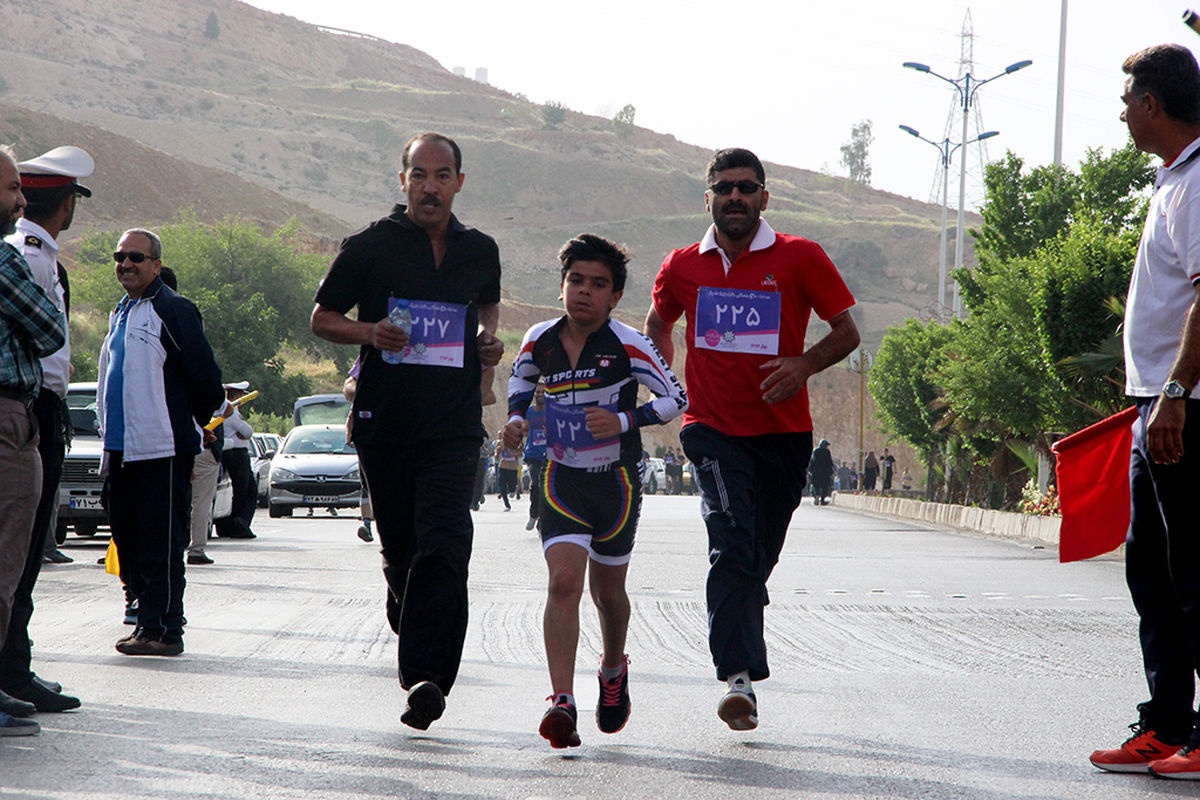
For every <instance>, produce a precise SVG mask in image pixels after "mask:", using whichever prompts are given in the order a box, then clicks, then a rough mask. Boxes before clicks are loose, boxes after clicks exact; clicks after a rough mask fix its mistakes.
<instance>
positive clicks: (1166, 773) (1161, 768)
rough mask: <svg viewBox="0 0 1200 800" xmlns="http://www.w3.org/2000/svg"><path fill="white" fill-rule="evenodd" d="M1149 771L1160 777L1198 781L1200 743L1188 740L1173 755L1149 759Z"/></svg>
mask: <svg viewBox="0 0 1200 800" xmlns="http://www.w3.org/2000/svg"><path fill="white" fill-rule="evenodd" d="M1149 772H1150V774H1151V775H1157V776H1158V777H1160V778H1174V779H1175V780H1179V781H1200V744H1198V743H1196V742H1188V743H1187V744H1186V745H1184V746H1183V747H1181V748H1179V750H1178V751H1176V753H1175V754H1174V755H1171V756H1167V757H1166V758H1160V759H1159V760H1157V761H1151V762H1150V769H1149Z"/></svg>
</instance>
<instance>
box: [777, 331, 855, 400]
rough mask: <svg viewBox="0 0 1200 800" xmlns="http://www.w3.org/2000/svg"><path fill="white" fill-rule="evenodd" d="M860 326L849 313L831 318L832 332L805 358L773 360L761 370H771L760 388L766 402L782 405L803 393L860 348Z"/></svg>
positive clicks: (789, 357) (793, 357)
mask: <svg viewBox="0 0 1200 800" xmlns="http://www.w3.org/2000/svg"><path fill="white" fill-rule="evenodd" d="M858 343H859V335H858V326H857V325H855V324H854V318H853V317H851V316H850V311H849V310H846V311H843V312H842V313H840V314H837V315H835V316H833V317H831V318H830V319H829V333H827V334H825V336H823V337H822V338H821V340H820V341H819V342H817V343H816V344H814V345H813V346H812V347H810V348H809V349H808V350H807V351H806V352H805V353H804V355H802V356H784V357H780V358H773V359H771V360H770V361H768V362H766V363H765V364H763V365H762V366H761V367H760V368H759V369H762V370H771V372H770V373H769V374H768V375H767V377H766V379H764V380H763V382H762V384H761V385H760V387H759V388H761V389H762V390H763V400H765V401H766V402H768V403H781V402H783V401H784V400H787V399H788V398H790V397H792V396H793V395H795V394H796V392H798V391H800V390H801V389H802V388H803V387H804V385H805V383H807V382H808V379H809V378H811V377H812V376H813V375H816V374H817V373H818V372H820V371H821V370H823V369H826V368H828V367H831V366H833V365H834V364H836V363H837V362H839V361H841V360H842V359H843V358H845V357H846V356H848V355H850V353H851V351H853V350H854V348H856V347H858Z"/></svg>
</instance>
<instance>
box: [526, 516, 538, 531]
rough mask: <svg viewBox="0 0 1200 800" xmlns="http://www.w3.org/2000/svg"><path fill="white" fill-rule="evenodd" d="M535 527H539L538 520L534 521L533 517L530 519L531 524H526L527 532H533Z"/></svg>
mask: <svg viewBox="0 0 1200 800" xmlns="http://www.w3.org/2000/svg"><path fill="white" fill-rule="evenodd" d="M534 525H537V520H536V519H534V518H533V517H530V518H529V522H526V523H525V530H527V531H531V530H533V526H534Z"/></svg>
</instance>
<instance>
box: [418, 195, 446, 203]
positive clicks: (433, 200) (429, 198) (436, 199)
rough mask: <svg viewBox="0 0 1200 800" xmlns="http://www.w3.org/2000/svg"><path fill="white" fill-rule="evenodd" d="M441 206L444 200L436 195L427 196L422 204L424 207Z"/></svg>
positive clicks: (422, 200)
mask: <svg viewBox="0 0 1200 800" xmlns="http://www.w3.org/2000/svg"><path fill="white" fill-rule="evenodd" d="M441 204H442V198H440V197H438V196H437V195H436V194H427V195H425V196H424V197H422V198H421V202H420V205H423V206H440V205H441Z"/></svg>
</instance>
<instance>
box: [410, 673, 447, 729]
mask: <svg viewBox="0 0 1200 800" xmlns="http://www.w3.org/2000/svg"><path fill="white" fill-rule="evenodd" d="M445 710H446V697H445V696H444V695H443V694H442V690H441V689H440V688H439V687H438V685H437V684H436V683H434V682H433V681H421V682H420V683H418V684H417V685H416V686H414V687H412V688H411V689H409V690H408V705H406V706H405V707H404V713H403V714H401V715H400V721H401V722H403V723H404V724H405V725H407V726H408V727H410V728H416V729H417V730H419V731H424V730H428V729H429V726H430V725H431V724H433V721H434V720H435V719H438V718H439V717H441V716H442V712H444V711H445Z"/></svg>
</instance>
